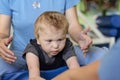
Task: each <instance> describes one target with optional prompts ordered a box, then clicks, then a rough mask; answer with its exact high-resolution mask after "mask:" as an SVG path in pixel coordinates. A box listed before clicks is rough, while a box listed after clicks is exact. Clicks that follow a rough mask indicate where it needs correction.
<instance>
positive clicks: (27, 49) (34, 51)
mask: <svg viewBox="0 0 120 80" xmlns="http://www.w3.org/2000/svg"><path fill="white" fill-rule="evenodd" d="M28 52H32V53H33V54H35V55H36V56H38V55H39V54H38V52H37V50H36V49H35V47H34V46H33V45H32V44H28V45H27V46H26V48H25V50H24V52H23V58H24V59H25V56H26V54H27V53H28Z"/></svg>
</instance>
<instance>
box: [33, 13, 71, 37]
mask: <svg viewBox="0 0 120 80" xmlns="http://www.w3.org/2000/svg"><path fill="white" fill-rule="evenodd" d="M45 26H46V27H47V28H52V27H54V28H55V29H56V30H59V29H61V30H63V31H64V32H65V33H67V32H68V26H69V25H68V22H67V19H66V17H65V16H64V15H63V14H61V13H59V12H55V11H49V12H44V13H43V14H41V15H40V16H39V17H38V18H37V20H36V22H35V27H34V33H35V38H37V39H38V38H39V31H43V30H44V29H45V28H44V27H45Z"/></svg>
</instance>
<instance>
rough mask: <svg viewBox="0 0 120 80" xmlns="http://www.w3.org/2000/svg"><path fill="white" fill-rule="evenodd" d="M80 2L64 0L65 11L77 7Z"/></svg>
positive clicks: (78, 0)
mask: <svg viewBox="0 0 120 80" xmlns="http://www.w3.org/2000/svg"><path fill="white" fill-rule="evenodd" d="M79 2H80V0H66V10H67V9H69V8H71V7H73V6H75V5H77V4H78V3H79Z"/></svg>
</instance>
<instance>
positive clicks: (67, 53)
mask: <svg viewBox="0 0 120 80" xmlns="http://www.w3.org/2000/svg"><path fill="white" fill-rule="evenodd" d="M72 56H76V54H75V50H74V47H73V44H72V42H71V41H70V40H69V39H68V38H67V40H66V45H65V48H64V51H63V59H64V60H65V61H66V60H67V59H68V58H70V57H72Z"/></svg>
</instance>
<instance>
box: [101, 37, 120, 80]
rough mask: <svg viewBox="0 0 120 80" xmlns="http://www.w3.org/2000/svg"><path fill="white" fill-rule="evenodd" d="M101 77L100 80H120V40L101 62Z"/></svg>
mask: <svg viewBox="0 0 120 80" xmlns="http://www.w3.org/2000/svg"><path fill="white" fill-rule="evenodd" d="M99 77H100V80H120V39H119V40H118V42H117V43H116V44H115V45H114V46H113V48H112V49H111V50H110V51H109V53H108V54H107V55H106V56H105V57H104V58H103V60H102V61H101V64H100V69H99Z"/></svg>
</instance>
